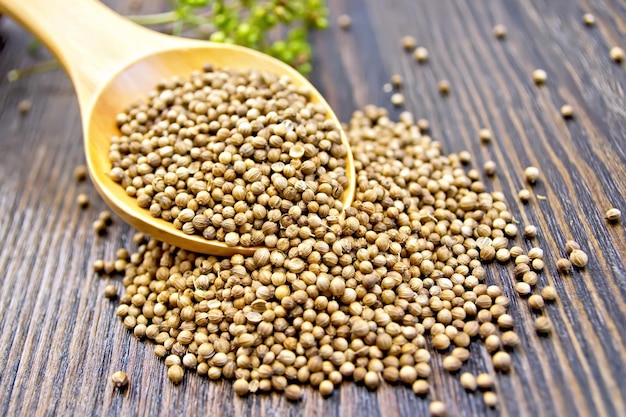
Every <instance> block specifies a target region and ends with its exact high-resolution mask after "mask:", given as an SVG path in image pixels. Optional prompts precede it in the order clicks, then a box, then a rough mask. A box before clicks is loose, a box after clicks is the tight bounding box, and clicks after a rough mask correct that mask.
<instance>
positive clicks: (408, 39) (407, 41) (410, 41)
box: [401, 35, 417, 51]
mask: <svg viewBox="0 0 626 417" xmlns="http://www.w3.org/2000/svg"><path fill="white" fill-rule="evenodd" d="M401 41H402V47H403V48H404V50H405V51H412V50H414V49H415V46H416V45H417V41H416V40H415V38H414V37H413V36H408V35H407V36H403V37H402V40H401Z"/></svg>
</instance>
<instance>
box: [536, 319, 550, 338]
mask: <svg viewBox="0 0 626 417" xmlns="http://www.w3.org/2000/svg"><path fill="white" fill-rule="evenodd" d="M535 330H537V333H540V334H548V333H550V332H551V331H552V323H551V322H550V319H549V318H548V317H546V316H539V317H537V318H536V319H535Z"/></svg>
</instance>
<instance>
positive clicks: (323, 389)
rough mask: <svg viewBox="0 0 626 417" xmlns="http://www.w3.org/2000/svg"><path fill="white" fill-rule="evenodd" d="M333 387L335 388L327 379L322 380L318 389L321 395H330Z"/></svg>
mask: <svg viewBox="0 0 626 417" xmlns="http://www.w3.org/2000/svg"><path fill="white" fill-rule="evenodd" d="M334 389H335V386H334V385H333V383H332V382H330V381H329V380H324V381H322V382H321V383H320V385H319V391H320V394H322V396H323V397H329V396H331V395H332V393H333V391H334Z"/></svg>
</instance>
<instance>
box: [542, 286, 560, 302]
mask: <svg viewBox="0 0 626 417" xmlns="http://www.w3.org/2000/svg"><path fill="white" fill-rule="evenodd" d="M541 296H542V297H543V299H544V300H546V301H555V300H556V299H557V298H558V295H557V293H556V289H555V288H554V287H553V286H551V285H546V286H545V287H543V288H542V289H541Z"/></svg>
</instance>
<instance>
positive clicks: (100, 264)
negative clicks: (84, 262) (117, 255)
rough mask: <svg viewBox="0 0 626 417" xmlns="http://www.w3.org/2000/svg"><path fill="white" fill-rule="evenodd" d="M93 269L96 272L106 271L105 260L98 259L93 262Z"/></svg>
mask: <svg viewBox="0 0 626 417" xmlns="http://www.w3.org/2000/svg"><path fill="white" fill-rule="evenodd" d="M93 271H94V272H96V273H99V272H102V271H104V260H102V259H96V260H95V261H94V262H93Z"/></svg>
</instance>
